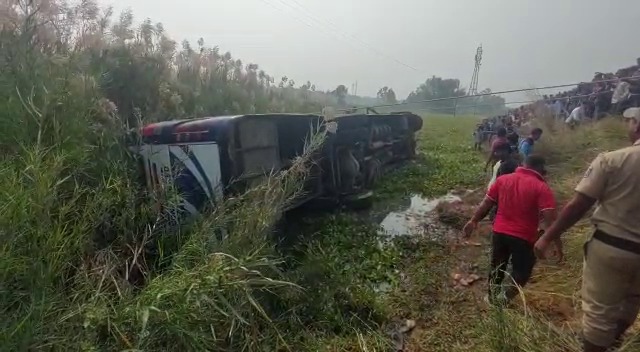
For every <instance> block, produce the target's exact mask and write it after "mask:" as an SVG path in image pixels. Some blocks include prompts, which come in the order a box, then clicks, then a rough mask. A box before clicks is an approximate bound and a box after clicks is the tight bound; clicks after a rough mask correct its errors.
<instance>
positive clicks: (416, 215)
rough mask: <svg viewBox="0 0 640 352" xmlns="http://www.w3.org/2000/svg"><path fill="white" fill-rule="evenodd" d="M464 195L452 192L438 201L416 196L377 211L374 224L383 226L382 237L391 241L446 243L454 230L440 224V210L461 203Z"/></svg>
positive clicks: (381, 228) (373, 212) (373, 211)
mask: <svg viewBox="0 0 640 352" xmlns="http://www.w3.org/2000/svg"><path fill="white" fill-rule="evenodd" d="M468 192H470V191H467V193H468ZM464 194H465V193H464V192H463V193H462V194H460V193H459V192H458V193H453V192H451V193H448V194H446V195H444V196H441V197H437V198H425V197H422V196H420V195H417V194H414V195H412V196H410V197H408V198H406V199H403V200H401V201H400V202H397V203H396V204H393V203H392V204H389V205H387V206H386V207H383V208H378V209H373V210H372V214H375V215H373V216H374V218H375V219H374V220H375V221H377V222H378V223H379V224H380V230H379V232H380V234H381V235H383V236H385V237H388V238H390V239H391V238H394V237H398V236H423V237H427V238H430V239H434V240H437V239H442V238H443V237H444V236H446V235H448V234H450V233H451V231H453V229H452V228H451V227H449V226H447V225H445V224H443V223H441V222H440V220H439V219H438V214H437V212H436V207H437V206H438V205H439V204H441V203H452V202H458V201H461V200H462V198H461V196H463V195H464Z"/></svg>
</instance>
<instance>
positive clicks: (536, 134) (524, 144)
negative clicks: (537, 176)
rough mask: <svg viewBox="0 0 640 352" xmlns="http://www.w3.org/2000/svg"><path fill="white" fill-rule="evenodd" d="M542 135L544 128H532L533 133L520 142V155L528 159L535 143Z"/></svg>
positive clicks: (523, 158)
mask: <svg viewBox="0 0 640 352" xmlns="http://www.w3.org/2000/svg"><path fill="white" fill-rule="evenodd" d="M540 137H542V128H538V127H536V128H534V129H532V130H531V134H529V136H528V137H527V138H524V139H523V140H522V141H521V142H520V147H519V148H518V150H519V151H520V155H521V156H522V160H525V159H527V157H528V156H529V155H531V154H533V145H534V144H535V143H536V142H537V141H538V140H539V139H540Z"/></svg>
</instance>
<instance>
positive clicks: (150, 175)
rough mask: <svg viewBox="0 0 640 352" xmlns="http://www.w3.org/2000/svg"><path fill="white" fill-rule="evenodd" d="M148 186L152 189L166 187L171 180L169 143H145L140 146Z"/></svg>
mask: <svg viewBox="0 0 640 352" xmlns="http://www.w3.org/2000/svg"><path fill="white" fill-rule="evenodd" d="M139 151H140V156H141V157H142V161H143V163H144V171H145V177H146V180H147V186H148V187H150V188H151V189H157V188H158V187H161V188H165V186H166V185H167V182H170V176H171V175H170V172H171V158H170V157H169V147H168V146H167V145H152V144H145V145H142V146H140V149H139Z"/></svg>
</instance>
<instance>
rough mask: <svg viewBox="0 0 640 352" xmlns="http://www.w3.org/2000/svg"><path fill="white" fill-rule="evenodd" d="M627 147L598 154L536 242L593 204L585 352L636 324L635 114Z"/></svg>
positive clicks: (638, 173) (639, 137) (639, 300)
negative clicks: (565, 203)
mask: <svg viewBox="0 0 640 352" xmlns="http://www.w3.org/2000/svg"><path fill="white" fill-rule="evenodd" d="M624 117H625V120H626V122H627V124H628V128H629V137H630V139H631V142H632V143H633V145H632V146H630V147H627V148H623V149H619V150H615V151H612V152H608V153H604V154H600V155H599V156H598V157H597V158H596V159H595V160H594V161H593V162H592V163H591V166H590V167H589V169H588V170H587V171H586V173H585V174H584V177H583V179H582V180H581V181H580V183H578V186H577V187H576V193H575V195H574V197H573V199H572V200H571V201H570V202H569V203H568V204H567V205H566V206H565V207H564V209H563V210H562V212H561V213H560V216H559V217H558V219H557V220H556V221H555V222H554V223H553V225H552V226H551V227H550V228H549V229H548V230H547V231H546V233H545V234H544V235H543V236H542V237H541V238H540V239H539V240H538V242H537V243H536V245H535V249H536V253H537V254H538V255H539V256H543V255H544V253H545V251H546V250H547V248H548V247H549V244H550V243H552V242H553V241H554V240H556V239H558V238H559V237H560V235H561V234H562V233H563V232H565V231H566V230H567V229H569V228H570V227H571V226H573V225H574V224H575V223H576V222H578V221H579V220H580V219H581V218H582V217H583V216H584V215H585V214H586V213H587V211H588V210H589V209H590V208H591V207H592V206H593V204H595V203H596V202H598V206H597V208H596V210H595V212H594V213H593V216H592V218H591V220H592V222H593V224H594V226H595V231H594V233H593V234H592V235H591V236H590V237H589V239H588V240H587V242H586V243H585V245H584V266H583V278H582V309H583V311H584V317H583V321H582V325H583V337H584V351H585V352H605V351H607V349H608V348H609V347H611V346H612V345H614V344H615V343H616V342H618V341H619V340H620V339H621V338H622V336H623V334H624V333H625V331H626V330H627V329H628V328H629V327H630V326H631V325H633V323H634V322H635V320H636V318H637V315H638V311H639V310H640V108H630V109H627V110H626V111H625V112H624Z"/></svg>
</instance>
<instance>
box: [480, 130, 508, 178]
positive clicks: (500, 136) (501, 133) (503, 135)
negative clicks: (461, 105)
mask: <svg viewBox="0 0 640 352" xmlns="http://www.w3.org/2000/svg"><path fill="white" fill-rule="evenodd" d="M502 144H506V145H509V141H507V130H506V129H505V128H504V127H500V128H499V129H498V131H497V132H496V138H494V139H493V141H492V142H491V150H490V151H489V156H488V157H487V163H486V164H485V165H484V171H485V172H487V169H489V166H493V165H495V163H496V162H497V161H498V160H497V159H496V158H495V153H496V148H498V147H499V146H500V145H502Z"/></svg>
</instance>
